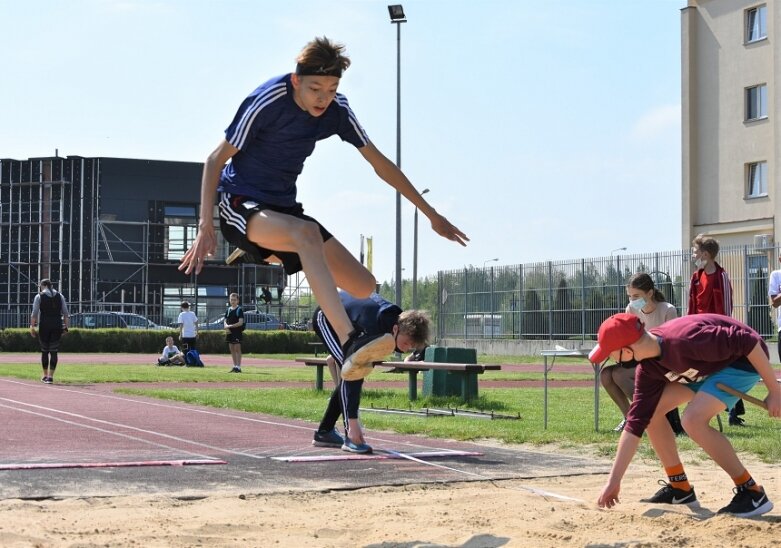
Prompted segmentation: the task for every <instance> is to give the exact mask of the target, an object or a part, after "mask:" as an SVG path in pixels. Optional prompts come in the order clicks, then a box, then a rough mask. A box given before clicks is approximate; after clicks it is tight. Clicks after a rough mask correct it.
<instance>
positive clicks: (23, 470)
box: [0, 378, 609, 499]
mask: <svg viewBox="0 0 781 548" xmlns="http://www.w3.org/2000/svg"><path fill="white" fill-rule="evenodd" d="M258 397H263V392H262V391H259V392H258ZM326 401H327V396H324V397H323V406H324V407H325V404H326ZM430 420H445V419H442V418H432V419H430ZM459 420H467V419H459ZM473 420H479V419H473ZM314 428H315V425H314V424H312V423H308V422H305V421H299V420H291V419H284V418H279V417H273V416H268V415H260V414H255V413H243V412H239V411H233V410H226V409H216V408H209V407H201V406H196V405H189V404H183V403H178V402H168V401H162V400H155V399H151V398H144V397H137V396H127V395H122V394H115V393H112V392H108V391H106V389H105V388H101V387H99V385H87V386H73V385H57V384H55V385H45V384H41V383H35V382H30V381H22V380H17V379H7V378H0V499H8V498H23V499H43V498H64V497H87V496H116V495H129V494H158V493H159V494H166V495H170V496H177V497H202V496H208V495H211V494H214V493H217V492H223V493H224V492H239V493H252V494H260V493H273V492H280V491H291V490H328V489H354V488H361V487H369V486H378V485H403V484H418V483H431V482H456V481H476V480H477V481H480V480H501V479H521V478H535V477H542V476H571V475H583V474H596V473H607V472H608V471H609V465H608V463H606V462H604V461H597V460H594V459H589V458H577V457H569V456H558V455H554V454H550V453H537V452H531V451H524V450H516V449H511V448H497V447H494V446H489V445H481V444H475V443H466V442H455V441H447V440H439V439H429V438H423V437H418V436H404V435H398V434H387V433H376V434H375V433H372V432H371V431H370V432H369V435H367V440H368V442H369V443H370V444H371V445H372V446H373V447H374V449H375V453H376V455H374V456H372V457H370V458H364V457H363V456H357V455H350V454H348V453H346V452H344V451H341V450H340V449H330V448H317V447H313V446H312V445H311V440H312V434H313V431H314Z"/></svg>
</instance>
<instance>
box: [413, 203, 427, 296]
mask: <svg viewBox="0 0 781 548" xmlns="http://www.w3.org/2000/svg"><path fill="white" fill-rule="evenodd" d="M427 192H429V189H427V188H424V189H423V190H421V191H420V195H421V196H423V195H424V194H426V193H427ZM414 224H415V228H414V235H413V240H412V241H413V250H412V308H417V307H418V208H417V207H416V208H415V223H414Z"/></svg>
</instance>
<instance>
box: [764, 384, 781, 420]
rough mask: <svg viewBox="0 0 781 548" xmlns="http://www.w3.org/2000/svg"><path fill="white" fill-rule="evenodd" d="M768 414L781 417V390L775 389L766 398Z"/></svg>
mask: <svg viewBox="0 0 781 548" xmlns="http://www.w3.org/2000/svg"><path fill="white" fill-rule="evenodd" d="M765 404H766V405H767V414H768V415H770V416H771V417H775V418H777V419H778V418H781V390H773V391H771V392H770V393H769V394H768V395H767V398H765Z"/></svg>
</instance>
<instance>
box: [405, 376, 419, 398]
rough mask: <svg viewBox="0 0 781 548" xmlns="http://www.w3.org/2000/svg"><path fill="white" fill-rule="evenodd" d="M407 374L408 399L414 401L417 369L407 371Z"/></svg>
mask: <svg viewBox="0 0 781 548" xmlns="http://www.w3.org/2000/svg"><path fill="white" fill-rule="evenodd" d="M407 373H408V374H409V377H408V379H409V382H408V385H409V401H415V400H416V399H418V372H417V371H407Z"/></svg>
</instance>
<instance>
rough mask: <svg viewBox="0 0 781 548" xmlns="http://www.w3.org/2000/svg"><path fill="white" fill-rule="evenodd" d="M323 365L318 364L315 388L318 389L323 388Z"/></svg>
mask: <svg viewBox="0 0 781 548" xmlns="http://www.w3.org/2000/svg"><path fill="white" fill-rule="evenodd" d="M323 367H325V366H324V365H318V366H317V377H316V378H315V388H316V389H317V390H322V389H323Z"/></svg>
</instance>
